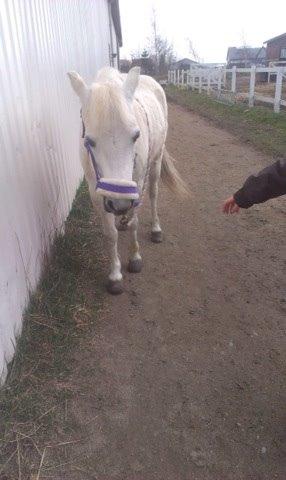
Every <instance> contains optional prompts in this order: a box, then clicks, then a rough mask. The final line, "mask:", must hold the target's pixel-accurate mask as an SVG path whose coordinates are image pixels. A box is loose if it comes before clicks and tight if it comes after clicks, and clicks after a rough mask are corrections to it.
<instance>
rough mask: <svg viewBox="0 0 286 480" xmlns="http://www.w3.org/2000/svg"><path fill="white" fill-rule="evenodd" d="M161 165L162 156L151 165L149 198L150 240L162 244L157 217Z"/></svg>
mask: <svg viewBox="0 0 286 480" xmlns="http://www.w3.org/2000/svg"><path fill="white" fill-rule="evenodd" d="M161 163H162V156H161V157H160V158H159V159H158V160H157V161H155V162H154V163H153V164H152V166H151V170H150V176H149V197H150V202H151V215H152V227H151V240H152V242H154V243H161V242H162V229H161V225H160V220H159V217H158V189H159V187H158V183H159V179H160V174H161Z"/></svg>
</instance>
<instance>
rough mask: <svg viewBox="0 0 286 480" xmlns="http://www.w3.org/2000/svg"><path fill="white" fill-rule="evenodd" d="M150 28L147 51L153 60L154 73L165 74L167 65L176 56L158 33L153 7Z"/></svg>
mask: <svg viewBox="0 0 286 480" xmlns="http://www.w3.org/2000/svg"><path fill="white" fill-rule="evenodd" d="M151 27H152V35H151V37H150V38H149V50H150V52H151V54H152V55H153V57H154V60H155V65H156V73H159V74H161V73H166V71H167V70H168V67H169V65H170V64H171V63H172V62H174V61H175V59H176V55H175V52H174V47H173V45H172V43H170V42H169V41H168V40H167V38H164V37H162V36H161V35H159V33H158V26H157V15H156V11H155V8H154V7H153V10H152V20H151Z"/></svg>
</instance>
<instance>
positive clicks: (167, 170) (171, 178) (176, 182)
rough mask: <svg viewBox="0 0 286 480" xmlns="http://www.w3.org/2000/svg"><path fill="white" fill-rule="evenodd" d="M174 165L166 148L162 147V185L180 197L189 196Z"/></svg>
mask: <svg viewBox="0 0 286 480" xmlns="http://www.w3.org/2000/svg"><path fill="white" fill-rule="evenodd" d="M174 163H175V160H174V159H173V158H172V157H171V155H170V154H169V152H168V151H167V149H166V147H164V152H163V158H162V166H161V179H162V181H163V183H164V185H166V186H167V187H168V188H169V189H170V190H171V191H172V192H173V193H175V194H176V195H179V196H180V197H186V196H190V191H189V189H188V187H187V185H186V183H185V182H184V180H183V179H182V178H181V176H180V174H179V172H178V170H177V169H176V167H175V165H174Z"/></svg>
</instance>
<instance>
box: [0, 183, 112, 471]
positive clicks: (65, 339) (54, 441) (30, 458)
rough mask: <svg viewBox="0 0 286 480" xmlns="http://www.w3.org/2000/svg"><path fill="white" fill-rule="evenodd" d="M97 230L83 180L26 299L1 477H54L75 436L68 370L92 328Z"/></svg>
mask: <svg viewBox="0 0 286 480" xmlns="http://www.w3.org/2000/svg"><path fill="white" fill-rule="evenodd" d="M99 232H100V230H99V229H98V227H96V225H95V223H94V221H93V212H92V208H91V204H90V201H89V196H88V192H87V188H86V186H85V185H83V186H81V188H80V189H79V192H78V194H77V197H76V200H75V202H74V205H73V209H72V212H71V214H70V216H69V219H68V221H67V223H66V233H65V235H64V236H61V237H59V238H58V239H57V240H56V242H55V245H54V248H53V252H52V257H51V261H50V263H49V266H48V267H47V268H46V271H45V274H44V276H43V278H42V281H41V284H40V286H39V288H38V290H37V292H36V293H35V294H34V295H33V297H32V298H31V302H30V306H29V309H28V311H27V313H26V314H25V322H24V330H23V334H22V336H21V339H20V341H19V343H18V347H17V353H16V356H15V358H14V361H13V364H12V365H10V373H9V377H8V381H7V383H6V385H5V387H4V388H3V390H2V391H1V394H0V410H1V425H0V479H1V480H16V479H19V480H20V479H21V480H24V479H30V480H40V479H44V478H55V472H56V471H57V469H58V468H59V467H60V465H61V464H62V463H64V462H70V461H71V459H70V457H69V455H68V450H69V448H70V447H71V446H72V445H73V444H74V443H75V442H80V441H81V434H80V431H78V428H77V424H76V421H75V419H74V417H73V415H72V412H71V411H70V405H71V402H72V400H73V398H75V396H76V395H77V394H78V393H79V389H80V388H81V387H80V386H79V385H77V384H74V382H73V381H72V380H71V378H72V375H71V374H72V372H74V370H75V369H76V367H77V365H76V362H77V358H76V355H77V352H78V350H79V349H80V346H81V343H82V342H83V341H85V348H86V346H87V345H88V342H86V339H87V335H88V336H89V337H90V336H91V334H92V331H93V329H94V328H95V324H96V318H97V312H98V310H99V307H100V304H101V301H102V296H103V286H102V285H103V279H102V268H101V264H100V261H99V260H100V258H101V255H98V252H100V250H101V247H102V245H101V241H102V239H101V234H100V233H99ZM73 378H74V377H73ZM51 452H52V455H51ZM51 458H52V459H53V460H51ZM55 459H56V464H55Z"/></svg>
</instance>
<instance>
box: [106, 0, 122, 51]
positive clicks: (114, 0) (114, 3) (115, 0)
mask: <svg viewBox="0 0 286 480" xmlns="http://www.w3.org/2000/svg"><path fill="white" fill-rule="evenodd" d="M109 2H110V4H111V15H112V20H113V23H114V28H115V31H116V35H117V39H118V44H119V46H120V47H122V45H123V43H122V30H121V20H120V10H119V0H109Z"/></svg>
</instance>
